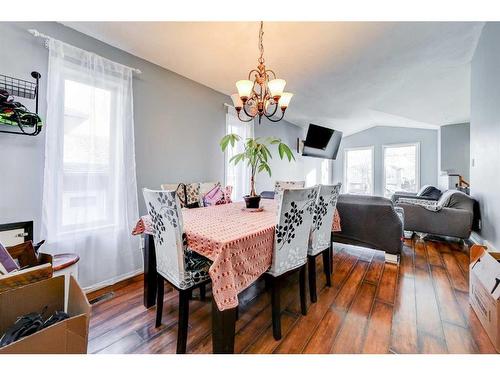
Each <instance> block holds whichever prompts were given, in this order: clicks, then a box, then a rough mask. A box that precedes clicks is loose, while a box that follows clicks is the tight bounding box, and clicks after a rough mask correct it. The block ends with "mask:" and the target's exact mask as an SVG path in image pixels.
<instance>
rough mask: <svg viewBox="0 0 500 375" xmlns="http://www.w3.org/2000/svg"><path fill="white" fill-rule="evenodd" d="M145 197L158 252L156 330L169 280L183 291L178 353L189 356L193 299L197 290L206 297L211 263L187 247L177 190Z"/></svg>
mask: <svg viewBox="0 0 500 375" xmlns="http://www.w3.org/2000/svg"><path fill="white" fill-rule="evenodd" d="M143 195H144V200H145V201H146V206H147V209H148V213H149V215H150V216H151V221H152V225H153V233H154V243H155V249H156V272H157V283H158V284H157V297H156V324H155V327H159V326H160V325H161V319H162V313H163V298H164V287H165V281H168V282H169V283H170V284H171V285H172V286H173V287H174V288H175V289H176V290H178V291H179V321H178V332H177V353H185V352H186V344H187V331H188V320H189V299H190V297H191V295H192V291H193V289H196V288H200V296H201V298H203V295H204V288H205V285H206V284H208V283H209V282H210V276H209V274H208V269H209V267H210V265H211V262H210V260H209V259H207V258H205V257H203V256H201V255H199V254H197V253H195V252H194V251H193V250H191V249H189V248H188V247H187V238H186V235H185V233H184V230H183V221H182V211H181V209H180V201H179V197H178V196H177V194H176V192H175V191H165V190H162V191H156V190H149V189H143Z"/></svg>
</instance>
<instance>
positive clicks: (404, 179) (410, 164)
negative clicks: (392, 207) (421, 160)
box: [384, 144, 419, 197]
mask: <svg viewBox="0 0 500 375" xmlns="http://www.w3.org/2000/svg"><path fill="white" fill-rule="evenodd" d="M384 178H385V179H384V195H385V196H386V197H390V196H391V195H392V194H394V193H395V192H397V191H404V192H412V193H415V192H417V191H418V188H419V181H418V145H417V144H411V145H400V146H385V147H384Z"/></svg>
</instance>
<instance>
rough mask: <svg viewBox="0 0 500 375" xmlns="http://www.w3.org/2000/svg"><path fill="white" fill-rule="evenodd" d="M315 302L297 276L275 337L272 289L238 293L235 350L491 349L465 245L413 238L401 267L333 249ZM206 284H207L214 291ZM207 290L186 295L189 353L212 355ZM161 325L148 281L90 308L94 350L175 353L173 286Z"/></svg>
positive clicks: (368, 254) (372, 254)
mask: <svg viewBox="0 0 500 375" xmlns="http://www.w3.org/2000/svg"><path fill="white" fill-rule="evenodd" d="M317 261H318V264H317V267H318V272H317V276H318V280H317V285H318V302H317V303H315V304H312V305H309V310H308V314H307V316H302V315H301V314H300V305H299V292H298V277H296V276H295V277H293V276H292V277H291V278H290V279H289V280H288V283H287V285H286V287H285V288H284V291H283V294H282V306H283V308H284V312H283V316H282V334H283V338H282V339H281V340H280V341H275V340H274V339H273V335H272V327H271V307H270V297H269V293H268V292H266V291H265V289H264V283H263V282H261V281H258V282H257V283H255V284H254V285H253V286H252V287H250V288H249V289H248V290H246V291H245V292H244V293H242V294H241V295H240V311H239V320H238V321H237V324H236V340H235V352H237V353H429V354H430V353H495V350H494V348H493V346H492V344H491V342H490V341H489V339H488V337H487V335H486V333H485V331H484V330H483V329H482V327H481V324H480V323H479V320H478V319H477V317H476V316H475V314H474V312H473V311H472V309H471V308H470V306H469V303H468V279H469V277H468V269H469V268H468V264H469V254H468V249H466V248H462V247H461V246H459V245H458V244H455V243H448V242H439V241H430V240H426V241H422V240H420V239H417V238H414V239H412V240H407V241H406V244H405V247H404V251H403V253H402V254H401V262H400V264H399V266H398V265H394V264H386V263H384V255H383V253H381V252H377V251H372V250H368V249H361V248H353V247H347V248H340V247H336V248H335V254H334V269H333V271H334V272H333V277H332V283H333V286H332V287H331V288H326V287H325V279H324V275H323V273H322V269H321V267H322V262H321V261H320V257H318V260H317ZM208 289H209V288H208ZM210 297H211V295H210V292H208V290H207V298H206V300H204V301H200V299H199V297H198V295H197V294H195V295H194V297H193V300H192V301H191V302H190V316H189V333H188V342H187V351H188V353H210V352H211V350H212V341H211V318H210V312H211V302H210ZM164 301H165V302H164V312H163V325H162V326H161V327H159V328H155V327H154V323H155V308H154V307H153V308H150V309H149V310H148V309H146V308H144V306H143V305H142V282H141V281H137V282H135V283H132V284H130V285H127V286H124V287H123V288H121V289H118V290H117V291H116V292H115V296H114V298H112V299H110V300H106V301H103V302H100V303H98V304H96V305H94V306H93V308H92V317H91V321H90V335H89V352H91V353H175V348H176V339H177V313H178V310H177V304H178V296H177V292H175V291H174V290H171V289H169V288H168V287H167V286H166V292H165V300H164Z"/></svg>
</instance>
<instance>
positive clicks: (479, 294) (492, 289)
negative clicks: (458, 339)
mask: <svg viewBox="0 0 500 375" xmlns="http://www.w3.org/2000/svg"><path fill="white" fill-rule="evenodd" d="M470 256H471V264H470V266H469V275H470V281H469V302H470V304H471V306H472V309H473V310H474V312H475V313H476V315H477V317H478V318H479V320H480V321H481V324H482V325H483V327H484V329H485V331H486V333H487V334H488V336H489V338H490V340H491V342H492V343H493V346H494V347H495V348H496V350H497V352H499V353H500V262H499V260H500V253H493V252H488V251H487V250H486V248H485V247H483V246H478V245H474V246H472V248H471V252H470Z"/></svg>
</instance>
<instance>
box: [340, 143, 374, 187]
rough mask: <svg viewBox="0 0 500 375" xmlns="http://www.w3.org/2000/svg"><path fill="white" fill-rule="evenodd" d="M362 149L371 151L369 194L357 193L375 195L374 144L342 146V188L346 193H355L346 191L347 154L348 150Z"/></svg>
mask: <svg viewBox="0 0 500 375" xmlns="http://www.w3.org/2000/svg"><path fill="white" fill-rule="evenodd" d="M362 150H370V152H371V155H372V157H371V159H372V160H371V161H372V163H371V189H370V192H369V194H358V195H375V146H373V145H371V146H360V147H348V148H344V178H343V181H342V182H343V190H344V193H346V194H356V193H349V192H348V191H347V186H348V185H347V154H348V153H349V151H362Z"/></svg>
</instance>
